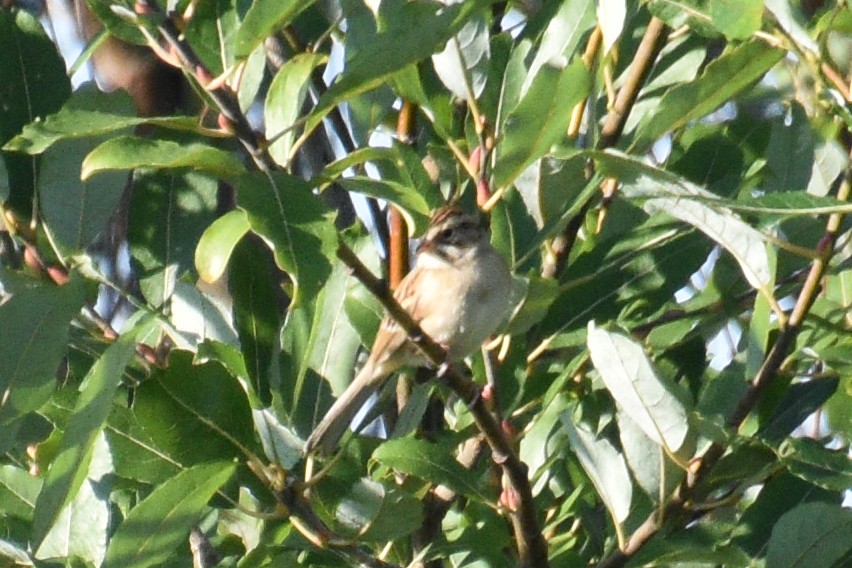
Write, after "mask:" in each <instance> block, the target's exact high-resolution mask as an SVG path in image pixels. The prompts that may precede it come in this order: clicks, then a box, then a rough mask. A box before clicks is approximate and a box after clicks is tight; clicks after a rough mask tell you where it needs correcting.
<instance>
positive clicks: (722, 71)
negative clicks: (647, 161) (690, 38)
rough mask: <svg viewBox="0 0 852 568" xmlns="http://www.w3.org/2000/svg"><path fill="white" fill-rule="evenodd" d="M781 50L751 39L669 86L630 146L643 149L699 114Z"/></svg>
mask: <svg viewBox="0 0 852 568" xmlns="http://www.w3.org/2000/svg"><path fill="white" fill-rule="evenodd" d="M784 53H785V52H784V50H782V49H776V48H772V47H769V46H768V45H767V44H766V43H765V42H763V41H758V40H752V41H749V42H746V43H743V44H741V45H738V46H736V47H734V48H732V49H731V50H729V51H728V52H726V53H724V54H723V55H721V56H720V57H719V58H717V59H716V60H714V61H713V62H712V63H710V64H709V65H708V66H707V68H706V69H705V70H704V73H702V74H701V76H700V77H698V78H697V79H695V80H694V81H692V82H690V83H686V84H682V85H677V86H675V87H673V88H671V89H670V90H669V91H668V92H666V94H665V95H663V98H662V100H661V101H660V104H659V105H658V106H657V108H656V110H655V112H653V113H651V114H649V115H647V119H646V120H645V121H643V122H642V123H641V124H640V126H639V128H638V133H637V135H636V141H635V142H634V143H633V148H634V149H639V150H641V149H645V148H648V147H649V146H650V145H651V144H653V143H654V141H655V140H657V139H658V138H659V137H660V136H662V135H663V134H665V133H666V132H668V131H670V130H674V129H676V128H680V127H681V126H684V125H686V124H687V123H688V122H690V121H692V120H695V119H698V118H701V117H703V116H705V115H706V114H709V113H710V112H712V111H714V110H715V109H716V108H718V107H719V106H721V105H722V104H724V103H725V102H727V101H729V100H730V99H732V98H733V97H735V96H737V95H738V94H739V93H741V92H742V91H744V90H745V89H747V88H748V87H750V86H751V85H752V84H754V82H755V81H757V80H758V79H760V78H761V77H762V76H763V75H764V73H766V72H767V71H769V69H771V68H772V66H773V65H775V64H776V63H778V62H779V61H780V60H781V58H782V57H784Z"/></svg>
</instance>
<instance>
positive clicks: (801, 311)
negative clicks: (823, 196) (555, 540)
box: [597, 168, 852, 568]
mask: <svg viewBox="0 0 852 568" xmlns="http://www.w3.org/2000/svg"><path fill="white" fill-rule="evenodd" d="M850 188H852V168H849V169H847V171H846V174H845V177H844V180H843V183H842V184H841V185H840V188H839V189H838V191H837V200H838V201H844V202H845V201H848V200H849V194H850ZM843 217H844V216H843V214H840V213H834V214H832V215H830V216H829V218H828V222H827V223H826V230H825V234H824V235H823V238H822V239H821V240H820V244H819V246H818V248H817V252H818V254H819V257H818V258H816V259H815V260H814V261H813V262H812V263H811V268H810V270H809V271H808V275H807V277H806V278H805V282H804V284H802V288H801V290H800V291H799V295H798V297H797V299H796V304H795V306H794V307H793V311H792V312H791V313H790V317H789V318H788V319H787V324H786V326H785V327H784V329H782V330H781V333H779V334H778V337H777V339H776V340H775V343H774V344H773V345H772V347H771V349H770V350H769V353H768V354H767V355H766V358H765V359H764V361H763V364H762V365H761V367H760V369H759V370H758V371H757V374H756V375H755V377H754V379H753V380H752V382H751V384H750V385H749V387H748V389H747V390H746V392H745V393H744V394H743V396H742V397H740V400H739V401H738V402H737V406H736V408H735V409H734V411H733V412H732V413H731V416H730V417H729V418H728V427H729V428H730V429H732V430H736V429H738V428H739V427H740V426H741V425H742V423H743V422H744V421H745V419H746V417H747V416H748V415H749V414H750V413H751V412H752V410H754V408H755V406H756V405H757V403H758V402H759V400H760V397H761V395H762V394H763V393H764V391H766V389H767V388H768V387H769V385H771V384H772V382H773V380H775V378H776V377H777V376H778V374H779V372H780V371H781V366H782V364H783V362H784V360H785V359H786V357H787V355H788V353H789V351H790V348H791V346H792V345H794V344H795V341H796V336H797V335H798V333H799V330H800V329H801V326H802V323H803V322H804V319H805V317H806V316H807V314H808V312H809V311H810V309H811V306H812V305H813V303H814V301H815V300H816V296H817V294H818V293H819V291H820V282H821V281H822V279H823V277H824V276H825V272H826V269H827V268H828V265H829V261H830V260H831V257H832V255H833V253H834V247H835V244H836V243H837V238H838V236H839V231H840V225H841V223H842V221H843ZM726 449H727V448H726V446H724V445H722V444H719V443H714V444H712V445H711V446H710V447H709V448H708V449H707V451H706V452H705V453H704V455H703V456H701V457H700V458H699V459H698V460H697V462H696V463H697V465H696V467H695V469H694V470H693V475H688V476H687V478H686V479H685V480H684V482H683V483H682V484H681V485H680V487H678V489H677V490H676V491H675V494H674V496H673V497H672V498H671V500H670V501H669V502H668V503H667V504H666V506H665V507H664V514H663V516H662V518H663V519H668V518H671V517H674V516H677V515H679V514H681V513H684V512H686V505H688V503H689V501H690V500H691V499H692V498H693V497H694V496H696V494H697V492H698V489H699V485H700V483H701V481H702V480H703V479H705V478H706V477H707V475H708V474H709V473H710V472H711V471H712V469H713V467H714V466H715V465H716V463H718V461H719V459H720V458H721V457H722V456H723V455H724V453H725V450H726ZM661 528H662V522H661V520H660V517H659V516H658V513H657V512H654V513H652V514H651V515H650V516H648V518H647V519H645V521H644V522H643V523H642V524H641V525H640V526H639V528H638V529H636V531H634V532H633V534H631V535H630V538H629V539H628V541H627V545H626V546H625V548H624V549H623V550H617V551H615V552H614V553H613V554H612V555H610V556H609V557H607V558H605V559H604V560H602V561H601V562H600V563H598V565H597V568H620V567H621V566H624V565H625V564H626V563H627V562H628V561H629V560H630V558H631V557H632V556H633V555H634V554H635V553H636V552H637V551H638V550H639V549H641V548H642V546H644V545H645V543H647V542H648V541H649V540H650V539H651V538H653V537H654V535H656V534H657V532H658V531H659V530H660V529H661Z"/></svg>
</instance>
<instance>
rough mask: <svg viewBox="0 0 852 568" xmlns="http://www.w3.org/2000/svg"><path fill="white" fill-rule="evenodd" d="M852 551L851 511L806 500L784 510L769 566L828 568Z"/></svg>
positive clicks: (774, 531) (772, 540) (769, 553)
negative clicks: (793, 507)
mask: <svg viewBox="0 0 852 568" xmlns="http://www.w3.org/2000/svg"><path fill="white" fill-rule="evenodd" d="M850 551H852V511H850V510H849V509H844V508H842V507H840V505H829V504H827V503H805V504H804V505H799V506H798V507H796V508H795V509H793V510H791V511H788V512H787V513H785V514H784V515H783V516H782V517H781V518H780V519H778V522H777V523H776V524H775V527H774V528H773V529H772V537H771V538H770V539H769V547H768V550H767V552H766V566H767V568H811V567H812V568H825V567H826V566H833V565H835V562H838V561H840V559H842V558H844V557H847V555H848V554H849V552H850Z"/></svg>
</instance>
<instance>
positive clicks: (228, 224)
mask: <svg viewBox="0 0 852 568" xmlns="http://www.w3.org/2000/svg"><path fill="white" fill-rule="evenodd" d="M250 228H251V225H249V220H248V216H247V215H246V213H245V211H242V210H240V209H234V210H233V211H228V212H227V213H225V214H224V215H222V216H221V217H219V218H218V219H216V220H215V221H213V223H211V224H210V226H209V227H207V229H206V230H205V231H204V233H203V234H202V235H201V239H199V241H198V246H197V247H196V249H195V269H196V270H197V271H198V276H200V277H201V279H202V280H204V281H205V282H215V281H217V280H218V279H219V278H221V277H222V275H223V274H225V269H227V268H228V261H229V260H230V259H231V254H232V253H233V252H234V248H235V247H236V246H237V243H238V242H240V239H242V238H243V237H244V236H245V235H246V233H248V231H249V229H250Z"/></svg>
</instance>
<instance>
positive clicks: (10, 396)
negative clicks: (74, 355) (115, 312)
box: [0, 278, 85, 424]
mask: <svg viewBox="0 0 852 568" xmlns="http://www.w3.org/2000/svg"><path fill="white" fill-rule="evenodd" d="M84 295H85V290H84V288H83V282H82V280H81V279H79V278H72V279H71V282H70V283H69V284H68V285H65V286H59V287H57V286H51V285H42V286H35V287H32V288H26V289H23V290H20V291H19V292H17V293H16V294H15V295H13V296H12V297H11V299H9V300H8V301H6V302H5V303H4V304H2V305H0V321H2V322H14V325H15V326H16V329H15V333H7V334H4V338H3V341H0V369H3V372H0V393H3V394H2V397H0V424H8V423H9V422H11V421H12V420H14V419H15V418H18V417H19V416H22V415H23V414H25V413H27V412H29V411H31V410H36V409H37V408H39V407H40V406H41V405H42V404H44V403H45V402H47V400H48V398H50V393H51V392H53V389H54V385H55V383H54V376H55V373H56V370H57V368H58V367H59V363H60V361H61V359H62V356H63V355H64V354H65V351H66V349H67V344H68V324H69V323H70V322H71V318H73V317H74V316H75V315H76V314H77V313H78V312H79V310H80V307H81V306H82V305H83V300H84Z"/></svg>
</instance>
